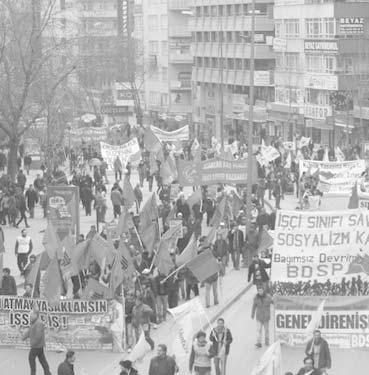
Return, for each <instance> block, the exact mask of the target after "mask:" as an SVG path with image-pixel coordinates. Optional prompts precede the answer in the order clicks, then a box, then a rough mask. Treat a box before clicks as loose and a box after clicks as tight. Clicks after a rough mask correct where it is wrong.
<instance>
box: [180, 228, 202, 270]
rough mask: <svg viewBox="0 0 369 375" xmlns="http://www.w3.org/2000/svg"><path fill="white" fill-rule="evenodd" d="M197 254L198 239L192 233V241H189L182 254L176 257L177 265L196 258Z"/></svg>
mask: <svg viewBox="0 0 369 375" xmlns="http://www.w3.org/2000/svg"><path fill="white" fill-rule="evenodd" d="M196 255H197V241H196V238H195V236H194V234H192V236H191V239H190V241H189V242H188V244H187V246H186V247H185V249H184V250H183V251H182V253H181V254H180V255H178V256H177V258H176V264H177V266H182V265H183V264H186V263H188V262H189V261H190V260H192V259H194V258H195V257H196Z"/></svg>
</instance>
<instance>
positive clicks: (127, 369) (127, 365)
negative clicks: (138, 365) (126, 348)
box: [119, 360, 138, 375]
mask: <svg viewBox="0 0 369 375" xmlns="http://www.w3.org/2000/svg"><path fill="white" fill-rule="evenodd" d="M119 365H120V368H121V370H122V371H121V373H120V375H138V371H137V370H136V369H134V368H133V367H132V362H131V361H129V360H125V361H120V362H119Z"/></svg>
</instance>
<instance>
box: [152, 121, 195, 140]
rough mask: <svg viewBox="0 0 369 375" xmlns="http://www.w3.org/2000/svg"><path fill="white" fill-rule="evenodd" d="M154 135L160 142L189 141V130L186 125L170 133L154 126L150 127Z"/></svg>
mask: <svg viewBox="0 0 369 375" xmlns="http://www.w3.org/2000/svg"><path fill="white" fill-rule="evenodd" d="M150 128H151V130H152V132H153V133H154V135H155V136H156V137H157V138H158V139H159V141H161V142H178V141H187V140H189V139H190V128H189V126H188V125H186V126H183V127H182V128H180V129H177V130H173V131H172V132H167V131H164V130H162V129H159V128H157V127H155V126H150Z"/></svg>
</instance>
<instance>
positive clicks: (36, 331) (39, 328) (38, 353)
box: [23, 311, 51, 375]
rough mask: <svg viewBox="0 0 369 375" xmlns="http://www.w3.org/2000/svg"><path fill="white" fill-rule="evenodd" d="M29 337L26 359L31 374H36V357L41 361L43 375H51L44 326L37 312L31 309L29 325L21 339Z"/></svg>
mask: <svg viewBox="0 0 369 375" xmlns="http://www.w3.org/2000/svg"><path fill="white" fill-rule="evenodd" d="M26 339H29V340H30V346H31V350H30V351H29V355H28V361H29V366H30V368H31V375H36V357H38V360H39V361H40V363H41V366H42V368H43V370H44V374H45V375H51V372H50V369H49V364H48V363H47V360H46V357H45V353H44V347H45V327H44V324H43V323H42V321H41V319H40V318H39V312H38V311H33V312H32V314H31V325H30V327H29V328H28V330H27V331H26V332H25V334H24V335H23V340H26Z"/></svg>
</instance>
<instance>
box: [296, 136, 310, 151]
mask: <svg viewBox="0 0 369 375" xmlns="http://www.w3.org/2000/svg"><path fill="white" fill-rule="evenodd" d="M309 143H310V138H308V137H301V139H300V140H299V141H298V142H297V148H303V147H308V146H309Z"/></svg>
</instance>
